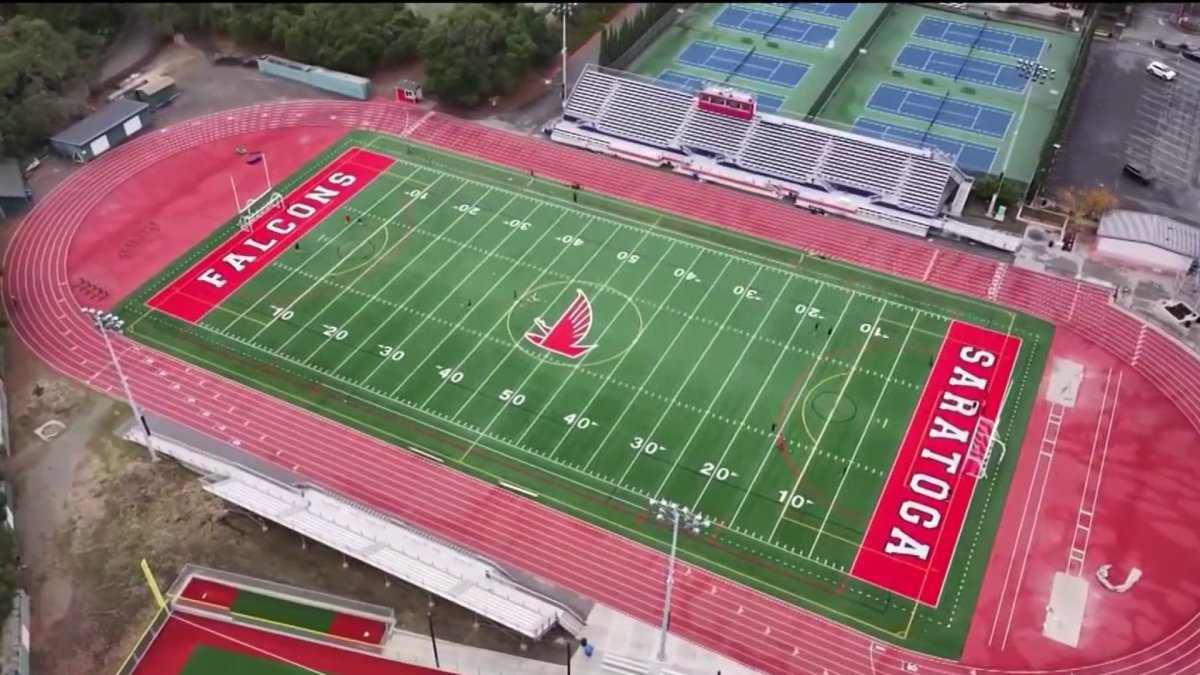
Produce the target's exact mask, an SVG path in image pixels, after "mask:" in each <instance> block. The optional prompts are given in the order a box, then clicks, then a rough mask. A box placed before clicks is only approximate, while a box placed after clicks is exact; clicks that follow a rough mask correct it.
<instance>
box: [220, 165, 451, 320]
mask: <svg viewBox="0 0 1200 675" xmlns="http://www.w3.org/2000/svg"><path fill="white" fill-rule="evenodd" d="M420 170H421V169H420V167H418V168H416V169H414V170H413V171H412V173H410V174H408V176H406V177H405V178H404V180H402V181H400V182H399V183H396V185H395V187H393V188H392V189H390V190H388V191H387V192H385V193H384V195H383V196H382V197H380V198H379V199H377V200H375V203H374V204H371V207H370V208H369V209H367V210H368V211H370V210H373V209H374V208H375V207H376V206H379V205H380V204H382V203H383V201H384V200H385V199H387V198H388V197H391V196H392V193H394V192H395V191H396V190H399V189H400V188H402V187H404V186H405V185H406V184H407V183H408V181H409V180H411V179H412V177H413V176H414V175H416V173H417V172H418V171H420ZM434 182H435V183H436V182H437V181H436V180H435V181H434ZM411 203H412V202H411V201H410V202H409V203H408V204H411ZM408 204H405V208H408ZM331 215H332V214H331ZM326 219H328V216H326ZM322 224H323V223H318V224H317V226H316V227H314V228H313V229H312V230H309V232H308V233H309V234H312V233H313V232H315V231H316V230H317V229H318V228H320V226H321V225H322ZM338 234H341V232H340V231H339V233H338ZM336 239H337V235H334V236H333V237H330V239H329V241H327V242H325V243H324V244H322V245H321V247H320V248H318V249H317V250H316V252H314V253H313V254H312V255H310V256H308V260H314V259H315V258H316V257H317V255H318V254H320V253H321V251H324V250H325V248H326V247H328V246H329V245H330V244H332V243H333V242H334V241H336ZM291 278H292V274H291V273H288V274H287V276H285V277H284V278H283V279H280V280H279V283H277V284H275V285H274V286H272V287H271V290H269V291H267V292H266V293H263V294H262V295H260V296H259V297H258V298H257V299H255V301H254V302H252V303H250V306H249V307H247V308H246V309H245V310H243V311H242V312H241V313H240V314H238V318H237V319H234V320H233V321H231V322H229V325H228V326H226V327H225V328H224V330H229V329H231V328H233V327H234V325H235V324H237V322H238V321H239V320H240V319H241V318H242V317H244V316H246V315H247V314H249V313H250V312H251V311H252V310H253V309H254V308H255V307H258V304H259V303H260V302H262V301H263V300H266V299H267V298H269V297H271V296H272V295H274V293H275V291H278V290H279V289H280V287H282V286H283V285H284V284H285V283H287V282H288V281H289V280H290V279H291ZM274 319H275V317H271V320H270V321H268V322H267V325H268V326H269V325H272V324H273V323H274ZM263 330H266V328H263V329H261V330H259V331H258V333H255V334H254V338H251V339H252V340H253V339H255V338H257V337H258V336H259V334H261V333H262V331H263Z"/></svg>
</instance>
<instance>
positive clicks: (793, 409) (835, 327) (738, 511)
mask: <svg viewBox="0 0 1200 675" xmlns="http://www.w3.org/2000/svg"><path fill="white" fill-rule="evenodd" d="M856 297H858V292H857V291H850V297H849V298H847V299H846V303H845V304H844V305H842V313H841V314H838V318H837V321H834V322H833V328H830V329H829V335H828V336H827V337H826V338H825V344H824V345H822V347H821V352H820V353H819V354H817V358H816V360H815V361H814V362H813V366H812V368H809V369H808V374H807V375H805V376H804V382H802V383H801V384H800V388H799V389H798V390H796V398H794V399H792V405H791V407H790V408H788V411H787V414H786V415H784V416H783V420H781V422H785V421H786V420H789V419H791V418H792V415H793V414H795V412H796V406H798V405H800V401H801V399H803V398H804V392H805V391H806V390H807V389H808V383H809V381H811V380H812V376H813V374H815V373H816V372H817V366H819V365H821V360H822V359H824V358H825V352H826V351H828V350H829V345H831V344H833V336H834V335H836V334H837V332H838V326H841V325H842V318H843V317H845V316H846V311H847V310H849V309H850V305H851V304H852V303H853V302H854V299H855V298H856ZM810 306H811V305H810ZM780 432H781V433H782V429H781V430H780ZM813 451H814V452H815V451H816V449H815V448H814V449H813ZM774 452H776V450H775V439H771V444H770V446H768V448H767V451H766V452H764V453H763V458H762V461H761V462H759V463H758V470H757V471H755V472H754V478H753V479H752V480H751V481H750V486H749V487H747V488H746V491H745V492H744V493H743V494H742V500H741V501H740V502H738V507H737V509H735V510H734V512H733V517H732V518H730V519H729V529H731V530H732V529H733V526H734V524H735V523H737V519H738V516H739V515H741V513H742V507H743V506H745V505H746V500H747V499H749V498H750V495H751V494H752V493H753V492H754V486H755V485H757V484H758V477H759V476H760V475H762V471H763V468H764V467H766V466H767V460H768V459H770V458H771V456H772V454H773V453H774ZM792 491H793V492H795V489H793V490H792ZM793 496H794V495H791V494H789V495H787V499H786V500H785V501H784V503H785V504H788V503H790V502H791V499H792V497H793Z"/></svg>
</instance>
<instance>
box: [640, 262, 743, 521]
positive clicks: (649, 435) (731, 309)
mask: <svg viewBox="0 0 1200 675" xmlns="http://www.w3.org/2000/svg"><path fill="white" fill-rule="evenodd" d="M763 269H764V268H763V266H762V265H759V266H757V269H755V270H754V276H752V277H750V281H748V282H746V285H745V287H746V288H754V282H755V280H756V279H758V275H759V274H762V271H763ZM745 299H746V293H742V294H741V295H739V296H738V298H737V300H734V301H733V304H732V305H731V306H730V307H729V311H728V312H726V313H725V318H724V319H723V320H722V321H721V327H720V328H718V329H717V331H716V332H715V333H713V336H712V337H711V338H709V340H708V344H707V345H705V346H704V351H702V352H700V355H699V356H697V357H696V360H695V362H694V363H693V364H692V367H691V369H689V370H688V374H687V376H685V377H684V378H683V382H680V383H679V386H678V387H676V388H675V393H674V395H672V396H671V400H670V401H668V402H667V407H665V408H663V411H662V412H661V413H660V414H659V416H658V421H656V422H655V423H654V426H653V427H652V428H651V429H650V431H649V432H647V433H646V435H645V436H644V438H645V439H646V440H647V441H650V440H653V439H654V435H655V434H656V433H658V428H659V427H661V426H662V423H663V421H664V420H666V419H667V416H668V415H670V414H671V411H672V410H674V409H675V403H676V402H677V401H678V400H679V394H681V393H682V392H683V390H684V388H685V387H687V385H688V383H689V382H691V381H692V377H694V376H695V375H696V371H697V370H699V369H700V364H701V363H703V362H704V358H705V357H706V356H708V352H709V350H711V349H712V346H713V345H715V344H716V343H717V340H718V339H719V338H720V337H721V334H722V333H724V330H723V329H724V327H725V326H726V325H728V324H729V320H730V319H732V318H733V314H734V312H736V311H737V310H738V308H739V307H741V306H742V301H744V300H745ZM708 410H709V411H711V410H712V406H711V405H710V406H709V408H708ZM707 418H708V412H706V413H705V414H704V416H703V417H701V418H700V421H698V422H697V423H696V426H697V427H699V426H700V425H702V424H704V420H705V419H707ZM683 450H684V448H679V452H678V454H677V455H676V457H675V464H673V465H672V466H671V470H672V471H674V470H675V466H677V465H678V464H679V457H680V456H681V455H682V454H683ZM643 454H645V453H642V452H636V453H634V455H633V457H632V458H631V459H630V460H629V465H628V466H626V467H625V472H624V473H622V474H621V477H620V478H619V479H618V482H620V483H621V484H622V485H624V484H625V479H626V478H628V477H629V472H630V471H633V467H634V465H635V464H637V461H638V458H640V457H641V456H642V455H643ZM660 489H661V486H660ZM654 496H655V497H657V496H658V494H657V493H655V495H654Z"/></svg>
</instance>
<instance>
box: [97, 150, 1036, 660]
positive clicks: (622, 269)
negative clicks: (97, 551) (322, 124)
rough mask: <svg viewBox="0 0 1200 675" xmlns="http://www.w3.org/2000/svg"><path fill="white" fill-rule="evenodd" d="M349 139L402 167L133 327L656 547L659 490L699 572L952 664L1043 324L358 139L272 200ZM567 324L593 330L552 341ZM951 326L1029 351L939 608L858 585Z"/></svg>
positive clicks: (1017, 434)
mask: <svg viewBox="0 0 1200 675" xmlns="http://www.w3.org/2000/svg"><path fill="white" fill-rule="evenodd" d="M349 148H367V149H369V150H370V152H372V153H378V154H379V155H383V156H386V157H388V158H391V160H394V163H392V164H391V166H390V167H389V168H387V169H386V170H385V171H384V172H383V173H381V174H380V175H378V176H377V177H376V178H375V179H374V180H373V181H371V182H370V183H369V184H367V185H366V186H365V187H362V188H361V191H360V192H358V193H357V194H355V195H354V196H353V197H351V198H350V199H349V201H348V202H346V203H345V204H343V205H340V206H337V207H336V208H334V207H330V208H332V209H333V210H332V211H331V212H329V213H326V214H324V215H323V216H322V217H321V218H320V219H319V221H317V222H315V224H314V226H313V227H312V229H311V230H307V231H306V233H305V234H303V236H302V239H300V240H299V244H298V247H294V246H292V244H291V242H288V243H287V244H286V246H285V247H283V248H284V250H282V251H281V252H278V257H277V258H275V259H274V260H273V262H271V263H270V264H269V265H266V266H262V267H261V268H259V269H257V272H256V273H255V274H254V275H253V276H252V277H250V278H247V279H245V280H243V281H244V283H242V284H241V285H240V287H238V288H237V289H236V290H234V291H233V292H232V294H231V295H230V296H229V297H227V298H225V299H223V301H221V302H220V304H219V305H217V306H215V307H214V308H212V309H211V311H208V312H207V313H206V314H205V315H204V316H203V317H202V318H200V319H199V320H198V321H196V322H195V323H190V322H187V321H181V320H179V319H176V318H173V317H172V316H168V315H167V314H166V313H164V312H161V311H154V310H151V309H149V307H148V306H147V302H148V301H150V300H151V298H153V297H157V295H156V294H158V293H159V292H160V291H161V290H162V289H165V288H168V287H173V286H172V284H174V283H176V280H177V278H179V277H181V275H184V274H185V273H187V272H188V270H189V269H190V268H192V267H193V265H195V264H196V263H197V261H200V260H201V259H205V257H206V256H209V255H210V252H212V251H214V250H217V249H218V247H220V246H223V245H225V244H226V243H227V240H231V239H235V238H237V237H238V236H244V235H241V234H240V233H239V232H238V230H237V228H236V227H235V226H234V224H233V223H230V224H228V225H226V226H225V227H223V228H220V229H219V231H217V232H215V233H214V234H213V235H212V236H211V237H209V238H208V239H207V240H206V241H205V242H203V243H202V244H200V245H199V246H197V247H196V248H195V249H194V250H193V251H192V252H190V253H189V254H187V255H185V256H184V257H183V258H181V259H180V260H178V261H177V262H176V263H174V264H173V265H171V266H170V267H169V268H168V269H165V270H163V271H162V273H161V274H160V275H159V276H158V277H156V278H155V279H153V280H151V281H150V282H148V283H147V284H146V285H145V286H144V287H143V288H141V289H139V290H138V291H137V292H136V293H134V294H133V295H131V296H130V297H128V298H126V299H125V301H124V303H123V304H122V306H121V307H120V308H119V309H118V310H117V311H118V313H120V314H121V315H122V316H123V317H124V318H126V320H127V326H128V327H127V332H128V334H129V335H130V336H131V337H132V338H133V339H135V340H138V341H140V342H142V343H144V344H146V345H148V346H150V347H152V348H154V349H157V350H161V351H163V352H166V353H169V354H173V355H175V356H177V357H179V358H181V359H183V360H186V361H189V362H192V363H194V364H197V365H199V366H202V367H204V368H206V369H209V370H211V371H213V372H216V373H219V374H221V375H224V376H226V377H228V378H231V379H233V380H236V381H239V382H242V383H244V384H246V385H248V386H251V387H255V388H258V389H261V390H263V391H265V392H267V393H270V394H272V395H274V396H277V397H279V398H281V399H283V400H286V401H289V402H292V403H295V404H297V405H299V406H302V407H304V408H307V409H309V410H311V411H313V412H314V413H317V414H320V415H324V416H327V417H330V418H332V419H335V420H338V421H340V422H344V423H346V424H349V425H351V426H354V427H357V428H359V429H362V430H363V431H365V432H367V433H370V434H373V435H375V436H378V437H380V438H382V439H384V440H387V441H389V442H392V443H395V444H397V445H402V446H405V447H416V448H419V449H420V450H422V451H424V452H427V453H429V454H432V455H434V456H437V457H439V458H441V459H442V460H444V462H445V464H446V465H447V466H448V467H451V468H453V469H457V470H460V471H464V472H467V473H470V474H473V475H475V476H478V477H481V478H484V479H486V480H488V481H492V482H496V481H505V482H507V483H509V484H512V485H516V486H519V487H520V488H521V489H523V490H526V491H530V492H533V493H536V494H537V497H536V498H537V500H538V501H539V502H541V503H543V504H546V505H548V506H551V507H553V508H557V509H560V510H562V511H565V512H567V513H570V514H572V515H575V516H578V517H580V518H582V519H584V520H587V521H589V522H593V523H596V524H599V525H601V526H603V527H606V528H609V529H611V530H613V531H614V532H617V533H619V534H621V535H623V536H626V537H629V538H631V539H634V540H637V541H641V542H644V543H647V544H650V545H652V546H656V547H658V548H660V549H662V548H665V547H666V546H667V543H668V542H669V540H670V531H669V530H668V529H667V528H665V527H663V526H662V525H661V524H659V523H657V522H655V521H654V519H653V518H648V517H647V505H648V502H649V500H650V499H652V498H659V499H667V500H672V501H675V502H678V503H680V504H682V505H686V506H689V507H692V508H694V509H696V510H698V511H701V512H703V513H704V514H706V515H708V516H709V517H710V518H711V519H712V520H713V522H714V524H713V526H712V527H711V528H709V529H708V530H707V531H706V532H705V533H704V534H703V535H701V536H698V537H692V536H687V535H684V536H681V537H680V555H681V556H682V557H683V558H684V559H686V560H688V561H690V562H692V563H694V564H696V565H700V566H703V567H706V568H708V569H710V570H712V571H714V572H716V573H718V574H721V575H723V576H726V577H729V578H731V579H733V580H735V581H738V582H741V583H744V584H747V585H749V586H752V587H755V588H758V589H760V590H762V591H764V592H766V593H769V594H771V595H774V596H776V597H778V598H780V599H782V600H785V601H787V602H789V603H792V604H796V605H799V606H801V607H804V608H806V609H810V610H813V611H816V612H819V613H821V614H824V615H826V616H829V617H831V618H834V619H836V620H838V621H841V622H843V623H846V624H848V625H850V626H852V627H853V628H855V629H858V630H863V631H866V632H869V633H871V634H873V635H876V636H879V637H882V638H884V639H888V640H891V641H893V642H897V643H900V644H904V645H905V646H908V647H911V648H914V649H920V650H923V651H927V652H930V653H935V654H939V655H944V656H956V655H958V654H959V652H960V651H961V647H962V643H963V640H964V638H965V635H966V630H967V626H968V624H969V620H970V615H971V610H972V607H973V605H974V599H975V596H976V593H977V590H978V586H979V583H980V579H981V578H982V574H983V570H984V565H985V562H986V560H987V556H988V552H989V550H990V547H991V542H992V538H993V535H994V530H995V527H996V523H997V520H998V517H999V514H1000V509H1001V505H1002V504H1003V501H1004V497H1005V494H1006V491H1007V488H1008V484H1009V482H1010V479H1011V472H1012V469H1013V467H1014V466H1015V463H1016V457H1015V450H1012V449H1015V448H1018V447H1019V446H1020V442H1021V438H1022V436H1023V434H1024V429H1025V424H1026V419H1027V415H1028V411H1029V408H1030V406H1031V405H1032V402H1033V397H1034V396H1035V394H1036V391H1037V382H1038V378H1039V377H1040V375H1041V372H1042V368H1043V365H1044V360H1045V352H1046V349H1047V347H1048V346H1049V338H1050V334H1051V328H1050V326H1049V325H1047V324H1045V323H1042V322H1040V321H1038V320H1036V319H1033V318H1031V317H1028V316H1024V315H1020V314H1015V313H1013V312H1010V311H1008V310H1006V309H1003V308H1000V307H996V306H993V305H989V304H986V303H983V302H979V301H975V300H971V299H967V298H964V297H958V296H952V295H948V294H945V293H941V292H938V291H935V290H932V289H929V288H925V287H922V286H918V285H915V284H911V283H908V282H904V281H901V280H897V279H893V278H890V277H886V276H882V275H878V274H875V273H873V272H869V271H866V270H862V269H858V268H854V267H851V266H847V265H843V264H840V263H837V262H833V261H828V260H823V259H818V258H816V257H812V256H805V255H803V254H802V253H801V252H798V251H796V250H791V249H786V248H782V247H777V246H774V245H771V244H767V243H764V242H761V241H757V240H753V239H750V238H747V237H743V236H741V235H738V234H734V233H731V232H728V231H724V230H718V229H716V228H712V227H708V226H704V225H701V224H698V223H694V222H688V221H682V220H679V219H676V218H674V217H671V216H669V215H666V214H663V213H659V212H653V211H649V210H645V209H642V208H639V207H635V206H632V205H630V204H625V203H621V202H618V201H616V200H611V199H607V198H604V197H601V196H598V195H594V194H590V193H581V194H580V196H579V201H578V203H574V202H573V201H572V197H571V191H570V190H569V189H567V188H565V187H564V186H562V185H559V184H556V183H551V182H548V181H542V180H540V179H537V178H533V177H530V176H528V175H525V174H519V173H515V172H511V171H508V170H505V169H502V168H499V167H496V166H492V165H487V164H483V163H480V162H476V161H474V160H471V159H468V158H464V157H460V156H456V155H451V154H448V153H444V152H440V151H436V150H433V149H431V148H428V147H425V146H421V145H417V144H413V143H410V142H407V141H404V140H401V139H398V138H394V137H387V136H381V135H375V134H371V133H366V132H353V133H350V134H349V135H347V136H346V137H345V138H344V139H343V140H342V141H340V142H339V143H337V144H335V146H334V147H331V148H330V149H329V150H327V151H326V152H324V153H322V154H321V155H320V156H318V157H317V158H315V159H314V160H313V161H312V162H311V163H310V164H309V165H308V166H306V167H305V168H304V169H302V170H301V171H300V172H298V173H297V174H296V175H294V176H292V177H290V178H289V179H288V180H287V181H285V183H284V184H282V185H280V186H279V189H280V191H281V192H284V193H285V194H286V193H287V192H288V191H290V190H294V189H295V188H296V187H297V186H299V185H300V184H301V183H303V182H305V181H308V180H316V178H314V177H315V176H318V175H319V172H321V171H322V170H325V169H324V167H325V166H326V165H327V164H329V163H330V162H331V161H335V159H336V161H343V159H342V158H344V157H345V156H346V155H344V154H343V153H345V152H346V151H347V149H349ZM314 220H316V219H314ZM830 226H834V227H836V224H835V223H833V222H832V221H831V222H830ZM581 297H586V301H581V300H580V298H581ZM583 304H586V305H588V308H589V309H590V312H586V311H582V306H583ZM572 313H574V315H573V316H572V317H570V318H572V319H573V320H572V321H568V322H567V323H568V324H571V325H573V326H574V327H575V328H576V329H578V328H579V327H580V325H581V324H582V323H584V320H585V319H588V318H590V330H588V331H584V332H585V333H586V337H583V338H580V339H574V335H567V336H566V339H565V340H558V338H551V337H550V334H551V333H554V332H556V331H558V329H559V328H561V326H562V325H566V324H564V323H563V322H560V321H559V320H560V318H563V317H565V316H567V315H570V314H572ZM584 314H587V315H588V316H587V317H585V316H584ZM539 320H540V321H539ZM951 320H959V321H963V322H968V323H970V324H974V325H976V326H981V327H985V328H989V329H991V330H994V331H997V332H999V333H1003V334H1011V335H1014V336H1017V337H1019V338H1020V339H1021V340H1022V346H1021V351H1020V355H1019V358H1018V359H1017V361H1016V363H1015V366H1014V370H1013V374H1012V381H1011V387H1010V389H1009V393H1008V396H1007V399H1006V400H1005V402H1004V415H1003V417H1002V418H1001V419H1000V421H999V423H998V426H997V437H998V438H999V439H1000V440H1001V441H1002V442H1003V443H1004V444H1005V445H1006V447H1008V448H1010V451H1009V452H1008V454H1007V457H1006V458H1004V459H1003V461H1000V460H997V461H996V462H995V465H994V466H991V467H990V468H989V473H988V475H987V477H986V478H984V479H981V480H980V482H979V483H978V487H977V488H976V494H975V497H976V498H975V499H974V501H973V502H972V503H971V507H970V512H969V514H968V516H967V518H966V521H965V523H964V524H963V528H962V535H961V537H962V541H968V542H970V544H971V545H970V546H960V547H958V553H957V555H956V557H955V558H954V565H953V567H952V569H951V570H950V571H949V574H948V575H947V576H946V579H945V593H944V594H942V597H941V601H940V602H939V603H937V607H936V608H934V607H929V606H926V605H919V604H917V603H915V602H913V601H912V600H908V599H905V598H903V597H900V596H897V595H893V594H892V593H889V592H886V591H884V590H882V589H880V588H878V587H876V586H873V585H870V584H867V583H863V582H860V581H857V580H855V579H852V578H850V577H849V576H848V574H847V570H848V569H849V568H850V566H851V564H852V562H853V561H854V558H855V554H856V552H857V550H858V548H859V542H860V541H861V540H862V537H863V532H864V530H865V529H866V526H867V522H868V519H869V518H870V517H871V513H872V510H873V508H874V506H875V504H876V502H877V500H878V499H879V496H880V492H881V487H882V486H883V484H884V482H885V479H886V478H887V476H888V474H889V469H890V468H891V466H892V462H893V459H894V458H895V456H896V453H897V447H898V446H899V445H900V443H901V440H902V437H903V436H904V435H905V430H906V428H907V426H908V424H909V420H910V417H911V416H912V415H913V410H914V407H915V406H916V403H917V399H918V397H919V396H920V394H921V391H922V387H923V385H924V383H925V381H926V378H927V377H928V376H929V373H930V370H931V364H932V363H933V358H934V355H935V354H937V353H938V351H939V348H940V347H941V345H942V342H943V337H944V336H945V335H946V333H947V328H948V325H949V323H950V321H951ZM568 332H570V331H568ZM574 332H576V333H577V332H579V331H578V330H576V331H574ZM559 333H560V334H559V335H558V337H559V338H562V337H563V335H562V334H561V331H559ZM527 334H532V335H533V336H534V338H535V339H541V340H543V342H545V343H550V342H555V343H556V344H558V345H560V347H562V346H563V345H566V347H562V348H563V349H566V348H567V347H571V346H574V347H580V348H586V347H591V349H590V350H588V351H586V353H585V354H583V355H582V356H579V357H577V358H570V357H568V356H564V355H562V354H560V353H554V352H552V351H549V350H547V349H544V348H541V347H539V346H537V345H536V344H534V342H535V339H530V338H529V337H527ZM780 436H782V438H783V439H785V441H784V443H785V444H786V450H781V449H780V447H779V446H780V442H779V440H778V439H779V437H780ZM332 452H335V450H334V449H331V453H332ZM397 452H402V451H401V450H397ZM333 461H336V458H333Z"/></svg>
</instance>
